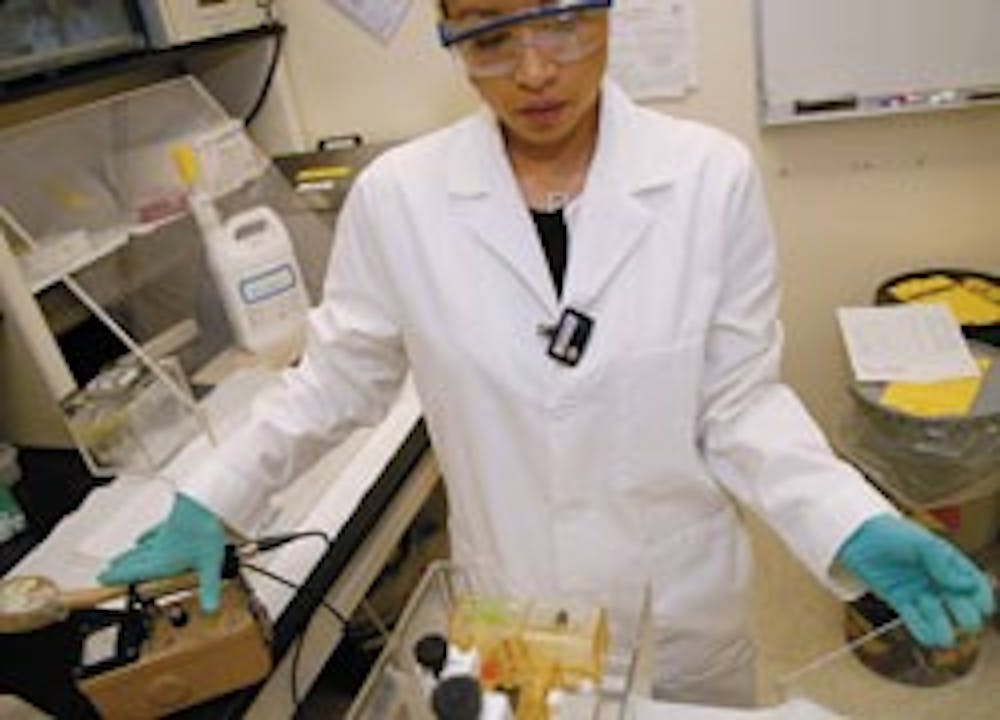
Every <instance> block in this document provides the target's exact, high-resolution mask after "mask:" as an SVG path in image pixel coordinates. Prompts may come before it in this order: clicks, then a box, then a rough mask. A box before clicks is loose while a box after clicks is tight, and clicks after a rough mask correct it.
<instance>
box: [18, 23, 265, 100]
mask: <svg viewBox="0 0 1000 720" xmlns="http://www.w3.org/2000/svg"><path fill="white" fill-rule="evenodd" d="M284 32H285V26H284V25H282V24H281V23H273V24H269V25H261V26H260V27H256V28H253V29H250V30H242V31H240V32H235V33H230V34H228V35H219V36H217V37H212V38H208V39H206V40H199V41H198V42H193V43H188V44H187V45H177V46H175V47H169V48H162V49H155V48H143V49H140V50H129V51H126V52H124V53H122V54H120V55H114V56H112V57H106V58H101V59H100V60H92V61H90V62H85V63H80V64H76V65H69V66H66V67H62V68H56V69H52V70H45V71H41V72H38V73H35V74H33V75H28V76H25V77H22V78H17V79H14V80H7V81H4V82H0V103H8V102H14V101H17V100H25V99H27V98H30V97H34V96H37V95H44V94H45V93H49V92H52V91H55V90H61V89H64V88H69V87H74V86H77V85H84V84H86V83H90V82H94V81H97V80H103V79H105V78H109V77H113V76H115V75H119V74H122V73H129V72H134V71H137V70H145V69H152V68H157V67H168V66H170V65H172V64H177V63H182V62H184V61H185V60H188V59H190V58H193V57H195V56H197V55H199V54H201V53H203V52H208V51H212V50H219V49H222V48H226V47H231V46H234V45H238V44H240V43H244V42H250V41H253V40H258V39H260V38H267V37H277V36H278V35H281V34H282V33H284Z"/></svg>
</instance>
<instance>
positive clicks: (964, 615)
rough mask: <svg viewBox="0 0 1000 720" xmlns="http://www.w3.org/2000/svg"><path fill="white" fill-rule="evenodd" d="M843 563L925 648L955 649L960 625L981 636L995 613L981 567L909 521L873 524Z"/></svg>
mask: <svg viewBox="0 0 1000 720" xmlns="http://www.w3.org/2000/svg"><path fill="white" fill-rule="evenodd" d="M837 561H838V562H839V563H840V564H841V566H843V567H844V568H845V569H847V570H848V571H850V572H851V573H852V574H853V575H854V576H855V577H856V578H858V580H860V581H861V582H863V583H864V584H865V585H867V586H868V588H869V589H870V590H871V591H872V592H873V593H875V595H877V596H878V597H879V598H881V599H882V600H883V601H885V602H886V603H887V604H888V605H889V606H890V607H891V608H892V609H893V610H895V611H896V612H897V613H898V614H899V616H900V617H901V618H902V619H903V622H904V623H906V627H907V628H908V629H909V631H910V633H911V634H912V635H913V636H914V638H916V640H917V642H919V643H920V644H921V645H926V646H930V647H953V646H954V645H955V628H956V627H957V628H958V629H959V630H962V631H964V632H970V633H974V632H978V631H979V630H981V629H982V627H983V622H984V620H985V619H986V618H988V617H989V616H990V615H991V614H992V613H993V612H994V610H995V604H994V603H995V601H994V595H993V588H992V587H991V585H990V582H989V580H988V578H987V577H986V576H985V575H984V574H983V573H982V572H981V571H980V570H979V568H977V567H976V565H975V564H974V563H973V562H972V561H971V560H969V558H967V557H966V556H965V555H963V554H962V553H961V552H960V551H959V550H957V549H956V548H955V547H953V546H952V545H951V544H950V543H948V542H947V541H946V540H943V539H941V538H939V537H937V536H936V535H934V534H932V533H930V532H928V531H927V530H924V529H923V528H922V527H920V526H919V525H917V524H915V523H913V522H910V521H909V520H904V519H902V518H898V517H895V516H892V515H880V516H878V517H874V518H872V519H870V520H868V521H867V522H865V523H864V524H863V525H862V526H861V527H860V528H858V530H856V531H855V532H854V534H853V535H851V536H850V537H849V538H848V539H847V541H846V542H845V543H844V544H843V545H842V546H841V548H840V550H839V551H838V553H837Z"/></svg>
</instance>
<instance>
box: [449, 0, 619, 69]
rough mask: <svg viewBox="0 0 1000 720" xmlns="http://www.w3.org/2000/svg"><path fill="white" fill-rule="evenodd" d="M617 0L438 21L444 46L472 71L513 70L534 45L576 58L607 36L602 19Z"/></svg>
mask: <svg viewBox="0 0 1000 720" xmlns="http://www.w3.org/2000/svg"><path fill="white" fill-rule="evenodd" d="M612 2H613V0H555V1H554V2H549V3H546V4H545V5H540V6H537V7H531V8H528V9H525V10H522V11H520V12H516V13H512V14H509V15H478V14H476V15H471V16H469V17H461V18H457V19H455V20H450V19H445V20H442V21H441V22H440V23H438V35H439V37H440V39H441V44H442V45H443V46H444V47H448V48H454V49H455V50H457V52H458V54H459V55H460V56H461V58H462V60H463V61H464V62H465V66H466V67H467V68H468V71H469V74H470V75H472V76H473V77H480V78H486V77H501V76H504V75H510V74H511V73H513V72H514V70H515V69H516V68H517V64H518V62H520V58H521V53H522V52H523V51H524V50H525V49H526V48H528V47H532V48H535V49H537V50H539V51H541V52H543V53H545V55H546V56H547V57H549V58H551V59H552V60H554V61H555V62H558V63H572V62H576V61H577V60H582V59H583V58H585V57H587V56H588V55H590V54H591V53H593V52H595V51H597V50H598V49H599V48H600V47H601V46H602V45H603V44H604V41H605V35H604V30H603V27H602V25H601V23H600V20H601V18H602V16H603V14H604V12H606V11H607V9H608V8H609V7H611V5H612Z"/></svg>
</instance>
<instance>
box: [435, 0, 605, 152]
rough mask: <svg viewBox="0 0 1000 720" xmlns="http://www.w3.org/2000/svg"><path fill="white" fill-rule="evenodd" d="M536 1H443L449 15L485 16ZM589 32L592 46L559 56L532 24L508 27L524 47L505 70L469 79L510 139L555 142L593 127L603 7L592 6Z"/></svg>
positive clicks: (602, 41)
mask: <svg viewBox="0 0 1000 720" xmlns="http://www.w3.org/2000/svg"><path fill="white" fill-rule="evenodd" d="M541 4H544V3H540V2H538V0H534V1H529V0H446V3H445V11H446V13H447V17H448V19H449V20H452V19H454V20H463V19H466V18H479V17H482V18H490V17H495V16H502V15H509V14H512V13H516V12H519V11H524V10H526V9H531V8H533V7H537V6H539V5H541ZM586 22H587V23H590V24H591V25H590V26H588V33H590V34H594V35H595V36H596V37H597V38H598V39H599V43H597V47H596V49H594V50H593V51H591V52H589V53H588V54H586V55H585V56H584V57H581V58H579V59H575V60H572V61H569V62H567V61H559V60H557V59H555V58H554V57H553V54H554V53H552V52H550V51H549V50H548V49H547V48H545V47H544V46H543V47H538V46H537V45H543V43H541V42H538V43H535V42H533V41H532V37H531V35H532V34H533V30H532V29H531V26H530V25H529V26H525V27H522V26H512V27H511V28H508V32H511V33H522V36H521V37H522V38H525V39H524V42H523V47H521V49H520V51H519V52H518V54H517V61H516V64H515V65H514V67H513V69H512V70H511V72H510V73H509V74H502V75H498V76H491V77H477V76H475V74H472V73H470V78H469V79H470V82H472V84H473V85H474V86H475V87H476V89H477V90H478V92H479V94H480V95H481V96H482V98H483V100H484V101H485V102H486V103H487V104H488V105H489V106H490V107H491V108H492V110H493V112H494V113H496V115H497V117H498V118H499V119H500V121H501V123H502V124H503V126H504V128H505V130H506V132H507V134H508V137H509V139H513V140H516V141H519V142H521V143H525V144H529V145H534V146H547V145H558V144H559V143H561V142H563V141H565V140H567V139H568V138H570V137H571V136H573V135H574V133H576V132H580V131H581V128H582V127H596V124H594V123H591V122H590V121H591V120H593V119H594V118H595V117H596V111H597V98H598V94H599V92H600V85H601V79H602V77H603V75H604V69H605V66H606V64H607V33H608V20H607V12H606V11H591V12H590V13H589V15H588V20H587V21H586Z"/></svg>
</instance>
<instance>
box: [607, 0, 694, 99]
mask: <svg viewBox="0 0 1000 720" xmlns="http://www.w3.org/2000/svg"><path fill="white" fill-rule="evenodd" d="M609 68H610V72H611V76H612V77H613V78H615V80H617V81H618V82H619V83H620V84H621V85H622V87H623V88H625V90H626V91H627V92H628V94H629V95H631V96H632V97H633V98H634V99H636V100H653V99H656V98H678V97H683V96H684V95H685V94H686V93H687V92H688V91H689V90H691V89H693V88H694V86H695V68H694V21H693V8H692V4H691V0H618V1H617V2H616V3H615V4H614V9H613V10H612V11H611V50H610V57H609Z"/></svg>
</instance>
